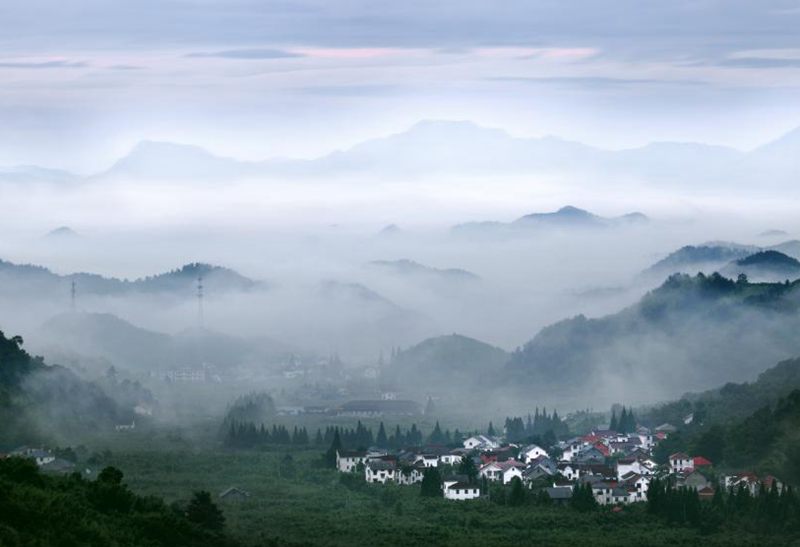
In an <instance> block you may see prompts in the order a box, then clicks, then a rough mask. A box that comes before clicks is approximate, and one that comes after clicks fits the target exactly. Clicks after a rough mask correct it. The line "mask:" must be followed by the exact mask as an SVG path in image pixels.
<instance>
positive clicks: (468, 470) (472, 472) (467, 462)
mask: <svg viewBox="0 0 800 547" xmlns="http://www.w3.org/2000/svg"><path fill="white" fill-rule="evenodd" d="M458 474H459V475H466V476H467V478H468V479H469V482H470V484H474V483H475V479H476V478H477V476H478V468H477V467H475V462H474V461H473V460H472V458H471V457H469V456H462V457H461V462H459V464H458Z"/></svg>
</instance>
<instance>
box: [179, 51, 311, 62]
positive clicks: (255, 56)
mask: <svg viewBox="0 0 800 547" xmlns="http://www.w3.org/2000/svg"><path fill="white" fill-rule="evenodd" d="M186 57H196V58H209V57H210V58H219V59H239V60H246V61H251V60H255V61H258V60H264V59H290V58H294V57H305V55H304V54H303V53H297V52H294V51H286V50H283V49H271V48H255V49H227V50H224V51H210V52H209V51H198V52H194V53H189V54H187V55H186Z"/></svg>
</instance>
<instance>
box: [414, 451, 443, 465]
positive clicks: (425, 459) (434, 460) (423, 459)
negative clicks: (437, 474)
mask: <svg viewBox="0 0 800 547" xmlns="http://www.w3.org/2000/svg"><path fill="white" fill-rule="evenodd" d="M414 463H415V464H417V463H421V464H422V465H423V466H425V467H438V465H439V456H437V455H436V454H417V457H416V459H415V460H414Z"/></svg>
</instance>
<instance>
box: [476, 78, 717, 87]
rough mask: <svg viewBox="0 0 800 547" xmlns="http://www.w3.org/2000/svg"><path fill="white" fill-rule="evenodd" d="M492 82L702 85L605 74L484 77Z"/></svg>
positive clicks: (689, 81) (578, 84)
mask: <svg viewBox="0 0 800 547" xmlns="http://www.w3.org/2000/svg"><path fill="white" fill-rule="evenodd" d="M484 79H485V80H487V81H493V82H520V83H530V84H542V85H548V84H552V85H575V86H587V87H593V86H598V87H599V86H632V85H648V84H659V85H664V84H666V85H703V83H704V82H701V81H698V80H668V79H657V78H614V77H606V76H494V77H489V78H484Z"/></svg>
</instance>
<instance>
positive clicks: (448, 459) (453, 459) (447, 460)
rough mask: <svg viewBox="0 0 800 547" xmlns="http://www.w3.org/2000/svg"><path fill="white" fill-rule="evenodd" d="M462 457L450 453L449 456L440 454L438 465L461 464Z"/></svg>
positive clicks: (456, 453) (455, 453)
mask: <svg viewBox="0 0 800 547" xmlns="http://www.w3.org/2000/svg"><path fill="white" fill-rule="evenodd" d="M463 457H464V456H463V455H462V454H459V453H458V452H455V451H453V452H450V453H449V454H442V455H441V456H439V463H441V464H442V465H458V464H460V463H461V458H463Z"/></svg>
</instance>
